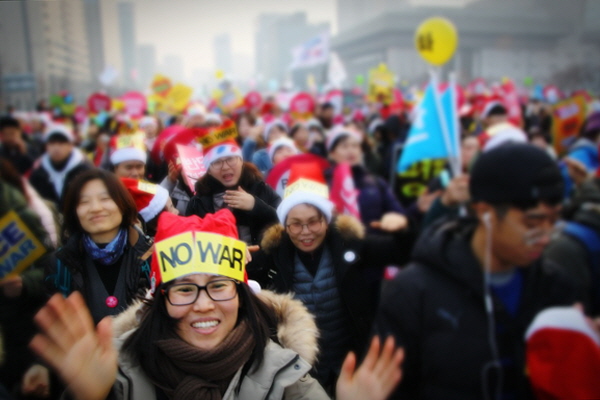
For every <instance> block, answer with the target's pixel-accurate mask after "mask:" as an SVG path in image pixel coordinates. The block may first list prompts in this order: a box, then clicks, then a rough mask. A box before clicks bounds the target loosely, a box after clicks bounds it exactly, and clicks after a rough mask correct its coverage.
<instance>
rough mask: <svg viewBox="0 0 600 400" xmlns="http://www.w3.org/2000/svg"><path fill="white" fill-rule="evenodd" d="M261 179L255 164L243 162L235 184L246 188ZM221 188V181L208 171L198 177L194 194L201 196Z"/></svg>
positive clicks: (216, 191) (217, 191)
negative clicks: (238, 179)
mask: <svg viewBox="0 0 600 400" xmlns="http://www.w3.org/2000/svg"><path fill="white" fill-rule="evenodd" d="M262 179H263V176H262V174H261V173H260V171H259V170H258V168H256V166H255V165H254V164H252V163H249V162H244V164H243V165H242V174H241V175H240V181H239V182H238V183H237V185H236V186H241V187H242V188H243V189H244V190H248V188H250V187H251V186H252V185H253V184H255V183H256V182H258V181H261V180H262ZM221 189H223V185H222V184H221V182H219V181H218V180H217V178H215V177H214V176H212V175H210V174H209V173H208V172H207V173H206V174H204V175H203V176H202V178H200V179H198V181H197V182H196V194H197V195H200V196H203V195H209V194H213V193H219V191H220V190H221Z"/></svg>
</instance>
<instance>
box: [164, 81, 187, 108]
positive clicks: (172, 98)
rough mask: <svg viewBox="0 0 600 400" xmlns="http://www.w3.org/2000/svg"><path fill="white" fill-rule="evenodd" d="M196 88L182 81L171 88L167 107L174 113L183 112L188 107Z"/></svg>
mask: <svg viewBox="0 0 600 400" xmlns="http://www.w3.org/2000/svg"><path fill="white" fill-rule="evenodd" d="M193 93H194V89H192V88H191V87H189V86H186V85H184V84H182V83H177V84H175V86H173V87H172V88H171V90H170V91H169V94H168V95H167V99H166V104H165V108H166V109H167V111H168V112H171V113H173V114H177V113H182V112H184V111H185V109H186V108H187V106H188V104H189V102H190V100H191V99H192V94H193Z"/></svg>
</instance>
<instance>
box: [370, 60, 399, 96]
mask: <svg viewBox="0 0 600 400" xmlns="http://www.w3.org/2000/svg"><path fill="white" fill-rule="evenodd" d="M393 90H394V74H393V73H392V72H391V71H390V70H389V69H388V68H387V66H386V65H385V64H383V63H382V64H379V66H378V67H377V68H372V69H371V70H370V71H369V100H370V101H372V102H378V101H381V102H382V103H384V104H390V103H392V100H393Z"/></svg>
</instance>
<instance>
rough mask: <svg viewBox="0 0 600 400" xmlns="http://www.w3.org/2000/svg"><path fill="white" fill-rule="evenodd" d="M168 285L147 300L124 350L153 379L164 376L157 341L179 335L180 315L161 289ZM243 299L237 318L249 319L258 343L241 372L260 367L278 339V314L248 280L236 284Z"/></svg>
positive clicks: (247, 320) (159, 378) (250, 327)
mask: <svg viewBox="0 0 600 400" xmlns="http://www.w3.org/2000/svg"><path fill="white" fill-rule="evenodd" d="M166 287H168V284H167V285H161V287H159V288H158V289H157V290H156V294H155V297H154V298H153V299H150V300H145V301H144V303H145V305H144V309H143V313H142V319H141V322H140V326H139V327H138V328H137V329H136V330H135V331H134V332H133V333H132V334H131V336H129V337H128V338H127V340H126V341H125V343H124V344H123V351H125V352H126V353H128V354H129V355H130V356H131V357H132V358H133V359H134V360H135V361H137V363H138V364H139V365H140V366H141V368H142V370H143V371H144V372H145V373H146V375H148V377H149V378H150V379H151V380H152V381H154V382H160V381H161V380H162V378H161V377H162V368H161V366H162V365H163V362H162V360H164V358H163V357H164V355H163V353H162V352H161V351H160V350H159V349H158V346H156V341H157V340H161V339H167V338H172V337H173V336H174V335H176V326H177V321H178V320H177V319H175V318H172V317H171V316H170V315H169V313H168V311H167V306H166V297H165V296H164V295H163V294H162V292H161V290H160V289H164V288H166ZM237 292H238V296H239V300H240V309H239V312H238V321H237V323H238V324H239V323H240V321H246V322H247V324H248V328H249V329H250V334H251V335H252V336H253V337H254V340H255V341H256V345H255V346H254V349H253V350H252V354H251V355H250V359H249V360H248V362H247V363H246V364H245V365H244V367H243V369H242V373H244V374H245V373H246V372H248V371H249V370H250V367H251V366H252V365H256V366H257V367H258V366H259V365H260V364H261V363H262V361H263V359H264V350H265V347H266V346H267V344H268V343H269V340H273V341H275V342H278V340H277V317H276V315H275V312H274V310H273V309H272V308H271V307H269V306H268V305H267V304H265V303H264V302H263V301H262V300H261V299H259V298H258V297H257V296H256V295H255V294H254V293H253V292H252V290H251V289H250V287H249V286H248V285H246V284H243V283H240V284H238V285H237Z"/></svg>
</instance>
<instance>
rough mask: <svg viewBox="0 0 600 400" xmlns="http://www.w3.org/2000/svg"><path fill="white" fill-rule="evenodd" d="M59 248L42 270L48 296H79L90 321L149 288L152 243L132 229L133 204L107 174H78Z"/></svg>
mask: <svg viewBox="0 0 600 400" xmlns="http://www.w3.org/2000/svg"><path fill="white" fill-rule="evenodd" d="M63 216H64V223H63V229H62V239H63V243H64V246H63V247H61V248H59V249H58V250H57V251H56V252H55V253H54V254H53V256H52V257H50V259H49V262H48V264H47V266H46V271H45V282H46V286H47V288H48V290H49V292H50V293H54V292H60V293H62V294H63V295H65V296H68V295H69V294H70V293H72V292H73V291H79V292H81V294H82V295H83V297H84V298H85V300H86V303H87V306H88V307H89V308H90V310H91V312H92V316H93V318H94V321H95V322H98V321H100V320H101V319H102V318H103V317H105V316H107V315H116V314H118V313H120V312H121V311H123V310H124V309H126V308H127V306H128V305H129V304H130V303H131V302H132V300H134V299H135V298H136V296H137V295H138V294H144V292H145V289H147V288H149V287H150V285H149V281H148V275H149V265H150V263H149V262H150V260H149V256H150V254H151V252H150V251H149V250H150V249H151V246H152V240H151V238H150V237H148V236H146V235H145V234H144V233H143V232H142V231H141V230H140V229H139V228H138V227H137V226H136V224H137V223H138V219H137V218H138V213H137V209H136V205H135V202H134V200H133V198H132V197H131V195H130V194H129V192H128V191H127V189H126V188H125V186H124V185H123V184H122V183H121V181H120V180H119V179H118V178H117V177H116V176H115V175H114V174H113V173H111V172H108V171H104V170H99V169H94V170H89V171H85V172H83V173H81V174H80V175H79V176H77V178H76V179H75V180H74V181H73V184H72V185H71V186H70V187H69V188H68V189H67V193H66V196H65V202H64V209H63Z"/></svg>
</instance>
